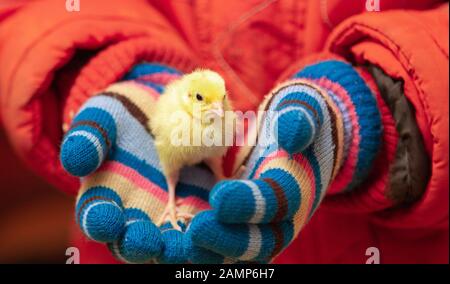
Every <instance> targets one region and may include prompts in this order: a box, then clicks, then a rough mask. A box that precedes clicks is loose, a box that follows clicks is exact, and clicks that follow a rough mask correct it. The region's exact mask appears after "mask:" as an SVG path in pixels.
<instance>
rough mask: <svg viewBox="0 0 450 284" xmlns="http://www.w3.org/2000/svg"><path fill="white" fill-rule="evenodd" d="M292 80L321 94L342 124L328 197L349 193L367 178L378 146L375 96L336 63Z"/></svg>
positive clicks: (348, 67) (320, 64) (379, 126)
mask: <svg viewBox="0 0 450 284" xmlns="http://www.w3.org/2000/svg"><path fill="white" fill-rule="evenodd" d="M294 77H295V78H302V79H304V80H308V81H310V82H312V83H314V84H316V85H317V86H319V87H320V88H322V89H323V90H325V91H326V93H327V94H328V96H329V97H330V98H331V99H332V101H333V102H334V103H335V105H336V106H337V107H338V109H339V112H337V115H339V116H341V118H342V120H343V121H344V143H343V145H342V147H343V152H344V155H343V158H344V160H343V163H342V165H341V168H340V171H339V172H338V174H337V175H336V177H335V178H334V180H333V182H332V183H331V185H330V188H329V189H328V194H333V193H338V192H343V191H349V190H352V189H353V188H355V187H356V186H357V185H358V184H360V183H361V182H362V181H363V180H364V179H365V178H366V177H367V175H368V173H369V171H370V169H371V168H372V164H373V162H374V160H375V158H376V156H377V154H378V152H379V150H380V146H381V141H382V123H381V115H380V112H379V108H378V104H377V101H376V98H375V94H374V93H375V92H374V91H373V90H371V89H370V87H369V85H368V84H367V82H366V80H365V79H364V78H363V77H362V76H361V74H360V73H359V72H358V71H357V70H356V69H355V68H354V67H353V66H351V65H350V64H348V63H346V62H344V61H341V60H336V59H331V60H322V61H319V62H317V63H314V64H311V65H308V66H306V67H305V68H303V69H302V70H301V71H300V72H298V73H296V74H295V75H294ZM339 146H340V145H336V147H339Z"/></svg>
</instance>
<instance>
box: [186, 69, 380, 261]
mask: <svg viewBox="0 0 450 284" xmlns="http://www.w3.org/2000/svg"><path fill="white" fill-rule="evenodd" d="M365 78H366V77H363V76H362V75H360V73H359V70H356V69H355V68H354V67H352V66H351V65H349V64H347V63H345V62H343V61H340V60H327V61H321V62H317V63H315V64H313V65H309V66H307V67H306V68H304V69H303V70H301V71H300V72H298V73H297V74H295V75H294V76H293V78H292V79H291V80H288V81H286V82H284V83H283V84H281V85H280V86H278V87H276V88H275V89H274V90H273V91H272V92H271V93H270V95H269V96H268V97H267V98H266V100H265V102H264V103H263V104H262V106H261V109H262V110H265V111H266V112H265V113H264V114H263V115H262V117H261V123H260V125H259V126H258V127H259V135H258V138H257V139H258V141H257V145H256V146H255V147H253V148H252V149H251V151H250V152H249V154H248V155H247V158H246V159H243V160H244V162H243V164H245V166H246V173H245V176H244V177H245V178H244V179H242V180H227V181H222V182H220V183H218V184H217V185H216V186H215V187H214V188H213V190H212V192H211V194H210V197H209V201H210V205H211V206H212V207H213V210H209V211H205V212H202V213H199V214H198V215H197V216H196V217H195V218H194V220H193V221H192V223H191V225H190V226H189V229H188V232H187V235H188V238H187V239H186V240H187V241H188V243H187V246H188V250H190V253H189V254H190V255H191V261H193V262H235V261H262V262H266V261H270V260H271V259H273V258H274V257H275V256H276V255H278V254H279V253H280V252H281V251H282V250H283V249H284V248H285V247H287V246H288V245H289V243H290V242H291V241H292V240H293V239H294V238H295V237H296V236H297V234H298V233H299V231H300V230H301V229H302V228H303V226H304V225H305V224H306V222H307V221H308V220H309V219H310V218H311V216H312V214H313V213H314V211H315V210H316V209H317V207H318V206H319V204H320V202H321V200H322V199H323V197H324V196H325V194H326V193H327V191H328V192H332V193H339V192H343V191H349V190H352V189H353V188H354V187H355V186H357V185H358V184H359V183H360V181H361V180H363V179H364V177H365V176H366V175H367V173H368V171H369V169H370V167H371V164H372V162H373V161H374V159H375V156H376V154H377V152H378V150H379V147H380V144H381V133H382V130H381V118H380V113H379V110H378V107H377V101H376V98H375V95H374V93H373V92H372V90H371V89H370V88H369V85H368V84H367V82H366V80H365Z"/></svg>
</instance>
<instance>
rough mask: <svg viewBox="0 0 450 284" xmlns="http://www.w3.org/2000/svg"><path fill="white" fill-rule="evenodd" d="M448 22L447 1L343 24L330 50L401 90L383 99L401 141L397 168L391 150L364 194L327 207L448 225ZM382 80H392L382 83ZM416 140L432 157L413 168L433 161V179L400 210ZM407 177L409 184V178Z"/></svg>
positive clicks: (412, 223)
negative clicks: (399, 192) (398, 193)
mask: <svg viewBox="0 0 450 284" xmlns="http://www.w3.org/2000/svg"><path fill="white" fill-rule="evenodd" d="M448 24H449V23H448V3H446V4H442V5H440V6H438V7H436V8H434V9H431V10H427V11H412V10H395V11H387V12H381V13H366V14H364V15H359V16H355V17H352V18H350V19H348V20H346V21H344V22H343V23H342V24H341V25H339V26H338V27H337V28H336V29H335V30H334V31H333V33H332V34H331V36H330V37H329V39H328V42H327V44H326V48H325V49H326V51H327V52H332V53H334V54H338V55H340V56H343V57H345V58H346V59H347V60H349V61H352V62H353V63H355V64H359V65H363V66H372V71H373V72H372V74H373V75H374V76H375V79H376V80H377V81H378V82H377V83H378V84H379V86H383V85H384V87H386V86H391V87H393V88H394V89H395V88H401V90H397V91H395V90H394V91H391V92H390V95H391V96H392V97H391V98H390V99H389V98H388V97H386V96H384V97H383V99H384V100H385V102H386V104H387V105H388V107H389V110H390V112H391V113H392V115H393V116H394V118H395V129H396V132H397V134H398V137H399V139H398V143H396V144H395V145H391V144H390V143H389V141H387V140H385V146H388V147H389V146H395V148H394V150H395V151H396V155H397V156H396V157H395V158H396V162H395V163H390V164H389V167H386V165H387V164H388V163H387V162H386V161H389V157H388V156H387V155H388V154H387V153H388V152H389V151H384V152H383V153H381V154H380V157H379V163H378V165H376V166H375V167H374V169H373V170H372V174H371V176H370V177H369V179H368V181H367V182H366V183H365V184H363V185H362V186H361V190H360V191H359V192H355V194H352V195H350V196H335V197H332V198H329V199H328V200H326V201H325V203H324V206H327V207H328V208H332V209H336V210H344V208H353V209H354V208H358V209H359V210H365V211H368V210H367V209H369V208H372V209H374V208H375V211H378V212H381V211H382V210H385V209H388V208H392V207H396V209H397V210H394V211H392V210H389V212H390V213H388V212H385V213H383V214H377V215H376V216H375V217H374V221H375V222H381V223H383V224H384V225H387V226H397V227H402V228H414V227H422V228H423V227H430V226H433V227H441V226H448V205H449V204H448V197H449V196H448V193H449V188H448V127H449V125H448V91H449V85H448V84H449V81H448V75H449V65H448V64H449V62H448V40H449V38H448ZM412 31H414V32H412ZM374 70H375V71H374ZM380 70H381V71H380ZM383 74H384V75H387V76H386V77H390V78H391V79H392V80H391V82H388V81H389V80H388V81H386V78H384V79H383ZM395 82H399V84H400V85H398V84H397V85H396V83H395ZM399 93H403V94H404V98H402V97H401V96H400V95H399ZM405 106H406V107H408V109H410V113H411V114H412V116H413V117H414V118H415V125H416V130H414V129H412V128H411V127H410V126H405V125H411V121H406V120H407V119H405V117H407V115H404V114H405V113H406V112H405V111H406V107H405ZM418 136H420V137H418ZM412 140H421V141H422V143H423V152H424V153H425V154H426V155H427V157H428V159H418V160H416V161H410V162H414V163H415V166H416V167H421V165H418V163H427V160H428V161H429V162H428V163H429V167H430V171H431V176H430V177H429V179H428V181H427V184H426V186H425V189H424V192H423V194H422V195H421V196H420V197H419V198H417V199H418V200H417V201H415V202H414V203H413V204H412V205H410V206H399V205H404V204H396V202H395V198H396V197H398V196H396V195H395V192H394V194H393V191H392V190H394V189H395V188H393V187H395V186H396V185H397V186H398V184H399V183H401V182H402V180H399V179H398V177H399V176H398V171H403V172H405V168H404V167H402V166H399V165H401V164H402V163H399V162H398V159H408V155H407V154H408V151H414V150H417V149H418V148H417V147H416V146H417V145H416V144H411V141H412ZM415 145H416V146H415ZM402 151H403V152H402ZM399 153H400V154H399ZM416 157H417V156H416ZM407 163H408V161H406V164H407ZM425 166H426V165H425ZM425 168H426V167H425ZM408 170H409V171H412V170H414V169H413V168H410V169H406V171H408ZM416 170H417V169H416ZM403 177H404V178H405V179H407V178H408V175H404V176H403ZM413 178H414V177H413ZM405 182H406V180H405ZM369 210H370V209H369Z"/></svg>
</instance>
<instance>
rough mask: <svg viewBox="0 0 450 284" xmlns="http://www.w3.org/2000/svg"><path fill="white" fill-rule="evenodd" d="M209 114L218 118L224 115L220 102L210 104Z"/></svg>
mask: <svg viewBox="0 0 450 284" xmlns="http://www.w3.org/2000/svg"><path fill="white" fill-rule="evenodd" d="M210 112H211V113H213V114H215V115H217V116H219V117H224V115H225V113H224V111H223V104H222V103H220V102H216V103H212V104H211V109H210Z"/></svg>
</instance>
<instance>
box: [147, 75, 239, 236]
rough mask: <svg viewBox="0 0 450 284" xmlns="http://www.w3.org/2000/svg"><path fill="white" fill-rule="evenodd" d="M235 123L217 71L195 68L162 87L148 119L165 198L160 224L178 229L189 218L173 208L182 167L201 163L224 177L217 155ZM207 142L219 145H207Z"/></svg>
mask: <svg viewBox="0 0 450 284" xmlns="http://www.w3.org/2000/svg"><path fill="white" fill-rule="evenodd" d="M230 116H231V117H230ZM234 121H235V119H234V114H233V112H232V111H231V106H230V103H229V101H228V99H227V91H226V88H225V82H224V80H223V79H222V77H221V76H220V75H219V74H217V73H216V72H213V71H210V70H196V71H194V72H192V73H190V74H187V75H184V76H182V77H181V78H180V79H178V80H175V81H173V82H171V83H170V84H168V85H167V86H166V89H165V91H164V93H163V94H162V95H161V97H160V98H159V100H158V102H157V103H156V105H155V108H154V111H153V113H152V117H151V128H152V132H153V134H154V137H155V147H156V150H157V152H158V155H159V158H160V163H161V168H162V171H163V173H164V175H165V176H166V179H167V186H168V194H169V200H168V204H167V207H166V209H165V210H164V213H163V215H162V216H161V219H160V220H159V222H158V225H161V224H162V223H164V222H167V221H169V222H170V223H171V224H172V226H173V227H174V228H175V229H178V230H180V227H179V226H178V224H177V221H178V218H183V219H190V218H192V216H191V215H190V214H187V213H183V212H181V211H179V210H178V209H177V204H176V200H175V187H176V184H177V182H178V178H179V172H180V170H181V169H182V168H183V167H184V166H190V165H194V164H197V163H200V162H202V161H204V162H205V163H206V164H207V165H209V167H210V168H211V170H212V171H213V172H214V175H215V176H216V178H219V179H220V178H223V177H224V175H223V173H222V165H221V160H222V159H221V157H222V156H223V155H224V154H225V152H226V149H227V146H229V145H225V140H226V138H225V137H226V136H227V135H228V137H230V135H231V137H233V133H234ZM180 136H181V137H182V138H181V139H180ZM208 139H209V140H208ZM211 139H212V140H214V139H216V140H214V141H219V143H215V144H213V145H211V142H210V141H211ZM208 141H209V142H208Z"/></svg>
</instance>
